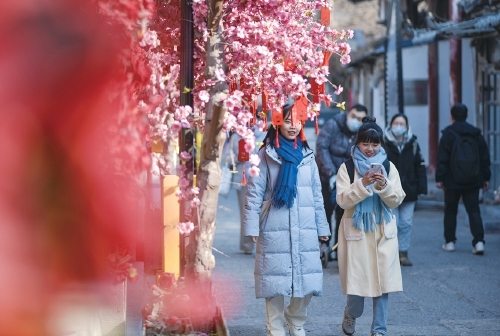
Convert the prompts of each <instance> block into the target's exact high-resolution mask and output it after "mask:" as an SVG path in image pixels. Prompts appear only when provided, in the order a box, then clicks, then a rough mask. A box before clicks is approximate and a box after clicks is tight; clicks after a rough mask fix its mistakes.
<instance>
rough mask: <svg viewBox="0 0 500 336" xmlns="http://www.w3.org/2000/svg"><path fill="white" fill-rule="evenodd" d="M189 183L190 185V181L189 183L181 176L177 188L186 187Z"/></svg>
mask: <svg viewBox="0 0 500 336" xmlns="http://www.w3.org/2000/svg"><path fill="white" fill-rule="evenodd" d="M189 185H190V183H189V181H188V179H186V178H184V177H183V178H181V179H180V180H179V188H181V189H186V188H187V187H189Z"/></svg>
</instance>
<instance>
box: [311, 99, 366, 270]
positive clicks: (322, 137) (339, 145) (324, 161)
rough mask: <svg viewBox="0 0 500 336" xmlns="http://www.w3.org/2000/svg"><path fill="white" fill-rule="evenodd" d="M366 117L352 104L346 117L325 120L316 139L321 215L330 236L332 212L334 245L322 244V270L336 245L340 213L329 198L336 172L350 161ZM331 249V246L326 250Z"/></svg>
mask: <svg viewBox="0 0 500 336" xmlns="http://www.w3.org/2000/svg"><path fill="white" fill-rule="evenodd" d="M367 114H368V110H367V109H366V107H365V106H363V105H361V104H355V105H354V106H352V107H351V109H350V110H349V112H348V113H339V114H337V115H335V116H334V117H333V118H332V119H330V120H328V121H327V122H326V123H325V125H324V126H323V127H322V128H321V130H320V132H319V134H318V137H317V139H316V163H317V164H318V168H319V174H320V179H321V191H322V193H323V200H324V202H325V211H326V218H327V220H328V224H329V225H330V229H331V230H332V233H333V228H332V215H333V212H334V210H335V225H336V228H335V235H332V237H334V241H333V243H332V244H330V241H327V242H322V245H321V259H322V262H323V267H326V266H327V264H328V261H332V260H336V259H337V256H336V252H330V248H331V247H333V246H335V244H337V241H338V232H339V229H338V226H339V222H340V219H341V218H342V215H343V213H344V210H343V209H342V208H340V207H338V206H337V205H336V204H334V203H332V201H331V200H330V196H331V194H332V190H333V189H334V185H335V180H336V178H337V171H338V169H339V167H340V165H341V164H342V163H343V162H344V161H345V160H347V159H349V158H350V157H351V147H352V146H353V145H354V139H355V138H356V133H357V131H358V129H359V127H360V126H361V124H362V120H363V118H364V117H366V116H367ZM330 245H331V246H330Z"/></svg>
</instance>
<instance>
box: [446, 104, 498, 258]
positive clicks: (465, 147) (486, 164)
mask: <svg viewBox="0 0 500 336" xmlns="http://www.w3.org/2000/svg"><path fill="white" fill-rule="evenodd" d="M466 119H467V106H465V105H464V104H461V103H457V104H455V105H454V106H453V107H452V108H451V120H452V124H451V125H450V126H448V127H446V128H445V129H444V130H443V131H442V135H441V140H440V141H439V149H438V157H437V162H438V164H437V169H436V187H438V188H442V189H443V190H444V239H445V243H444V245H443V247H442V248H443V250H444V251H446V252H453V251H455V242H456V240H457V237H456V235H455V234H456V229H457V211H458V202H459V201H460V198H462V200H463V203H464V206H465V210H466V211H467V214H468V215H469V225H470V231H471V233H472V237H473V239H472V253H474V254H477V255H483V253H484V227H483V220H482V218H481V211H480V209H479V190H480V189H481V188H483V189H484V190H485V191H486V190H488V188H489V186H490V183H489V180H490V177H491V171H490V154H489V152H488V146H487V144H486V141H485V140H484V138H483V136H482V135H481V130H480V129H479V128H477V127H474V126H472V125H471V124H469V123H468V122H466Z"/></svg>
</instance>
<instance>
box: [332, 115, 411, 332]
mask: <svg viewBox="0 0 500 336" xmlns="http://www.w3.org/2000/svg"><path fill="white" fill-rule="evenodd" d="M383 136H384V133H383V131H382V129H381V128H380V127H379V126H378V125H377V124H376V123H375V118H371V117H365V118H363V125H362V126H361V127H360V129H359V130H358V134H357V138H356V143H355V146H353V149H352V161H351V162H346V163H343V164H342V165H341V166H340V169H339V171H338V175H337V203H338V204H339V206H340V207H342V208H343V209H345V212H344V216H343V217H342V220H341V225H340V228H339V246H338V263H339V273H340V280H341V283H342V291H343V292H344V294H346V295H347V305H346V308H345V311H344V320H343V321H342V330H343V331H344V333H345V334H346V335H352V334H354V331H355V322H356V318H358V317H360V316H361V314H362V313H363V307H364V298H365V297H371V298H373V322H372V326H371V335H372V336H380V335H385V334H386V332H387V307H388V299H389V297H388V293H389V292H398V291H402V290H403V284H402V279H401V268H400V265H399V259H398V258H399V257H398V240H397V227H396V221H395V219H394V216H393V215H392V211H391V209H393V208H396V207H397V206H399V204H401V202H402V201H403V199H404V197H405V193H404V191H403V188H402V187H401V181H400V179H399V174H398V171H397V169H396V167H395V166H394V165H393V164H392V163H390V162H388V161H387V155H386V153H385V150H384V149H383V148H382V146H381V145H382V143H383ZM350 160H351V159H349V161H350ZM373 164H375V165H373ZM372 166H375V170H374V169H373V168H371V167H372ZM348 167H350V169H351V174H352V176H353V179H352V181H353V182H352V183H351V177H350V176H349V175H350V174H349V171H348V169H349V168H348ZM385 167H387V168H385Z"/></svg>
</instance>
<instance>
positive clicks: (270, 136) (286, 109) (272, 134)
mask: <svg viewBox="0 0 500 336" xmlns="http://www.w3.org/2000/svg"><path fill="white" fill-rule="evenodd" d="M292 106H293V104H285V105H283V121H285V119H286V118H288V116H289V115H290V112H291V111H292ZM276 132H279V131H278V127H276V128H274V126H272V125H271V126H269V127H268V130H267V134H266V137H265V138H264V140H263V141H262V142H263V144H262V146H261V148H262V147H266V145H268V144H269V145H270V146H271V147H273V148H274V147H275V146H274V139H275V138H276ZM302 132H304V125H302ZM297 136H298V137H299V138H298V139H297V141H299V140H300V135H297ZM302 145H303V146H304V148H307V149H310V148H309V144H308V143H307V140H304V141H302Z"/></svg>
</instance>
